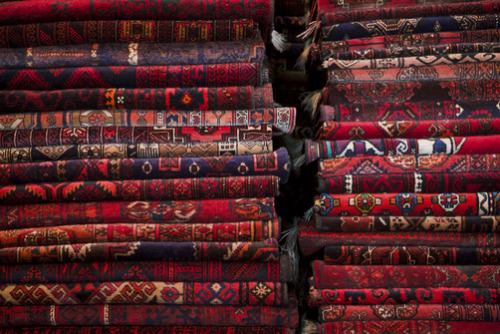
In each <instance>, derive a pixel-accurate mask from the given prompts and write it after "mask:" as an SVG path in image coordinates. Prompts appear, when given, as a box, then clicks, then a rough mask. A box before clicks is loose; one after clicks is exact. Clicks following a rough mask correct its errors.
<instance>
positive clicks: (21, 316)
mask: <svg viewBox="0 0 500 334" xmlns="http://www.w3.org/2000/svg"><path fill="white" fill-rule="evenodd" d="M158 306H161V307H158ZM296 307H297V300H296V299H292V300H291V302H290V304H289V305H287V306H283V307H277V306H205V307H199V306H189V305H182V306H181V305H175V306H174V305H156V306H155V305H151V306H149V305H139V306H137V305H106V304H101V305H41V306H40V305H39V306H0V319H4V321H3V322H2V324H4V326H6V327H8V326H109V325H111V326H123V325H125V326H126V325H130V324H129V322H130V321H131V322H132V325H140V326H144V325H147V326H158V325H160V326H174V325H177V326H193V329H192V330H194V328H196V327H197V326H234V327H236V328H245V326H276V327H293V326H295V324H296V323H297V321H298V312H297V311H296ZM34 310H37V311H36V312H34ZM12 311H14V312H12ZM51 314H52V315H53V316H51ZM130 314H136V315H137V316H136V317H132V320H129V319H128V318H130ZM240 326H242V327H240ZM167 328H168V327H167ZM200 328H203V327H200ZM222 328H224V327H222ZM235 330H236V329H235ZM201 333H205V332H204V331H203V332H201ZM209 333H210V332H209ZM216 333H228V332H222V331H221V332H216ZM236 333H237V332H236ZM246 333H251V332H246Z"/></svg>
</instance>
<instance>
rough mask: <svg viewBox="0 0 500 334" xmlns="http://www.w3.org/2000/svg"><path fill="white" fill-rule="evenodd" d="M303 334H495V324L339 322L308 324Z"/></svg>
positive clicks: (418, 321) (470, 322)
mask: <svg viewBox="0 0 500 334" xmlns="http://www.w3.org/2000/svg"><path fill="white" fill-rule="evenodd" d="M307 324H308V330H310V332H305V333H318V334H326V333H328V334H341V333H346V332H349V333H353V334H377V333H394V334H402V333H412V334H444V333H445V334H468V333H475V332H480V333H496V332H497V331H498V323H497V322H480V321H437V320H409V321H339V322H327V323H312V322H308V323H307Z"/></svg>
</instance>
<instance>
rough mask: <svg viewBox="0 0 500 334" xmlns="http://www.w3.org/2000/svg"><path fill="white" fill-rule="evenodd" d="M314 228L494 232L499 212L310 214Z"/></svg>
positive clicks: (498, 224) (499, 223) (499, 226)
mask: <svg viewBox="0 0 500 334" xmlns="http://www.w3.org/2000/svg"><path fill="white" fill-rule="evenodd" d="M313 221H314V222H315V224H316V225H315V227H316V229H317V230H318V232H361V233H363V232H396V231H433V232H463V233H477V232H483V233H492V232H494V233H498V232H500V217H499V216H340V217H326V216H318V215H316V216H314V218H313Z"/></svg>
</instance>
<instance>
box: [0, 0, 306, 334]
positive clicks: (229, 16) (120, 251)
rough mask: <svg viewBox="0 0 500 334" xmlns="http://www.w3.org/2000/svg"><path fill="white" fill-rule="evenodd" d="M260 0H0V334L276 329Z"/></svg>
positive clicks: (265, 34)
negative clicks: (3, 0)
mask: <svg viewBox="0 0 500 334" xmlns="http://www.w3.org/2000/svg"><path fill="white" fill-rule="evenodd" d="M271 18H272V8H271V3H270V2H269V1H267V0H262V1H247V0H241V1H236V2H235V1H225V0H214V1H209V2H208V3H206V2H201V1H187V0H186V1H181V2H179V1H153V0H146V1H140V2H137V1H132V0H113V1H108V0H64V1H55V0H25V1H16V2H3V3H2V4H0V25H1V26H0V69H1V70H0V319H1V320H0V331H2V333H19V332H36V333H176V334H177V333H190V334H195V333H200V334H201V333H204V334H209V333H214V334H215V333H220V334H223V333H224V334H225V333H234V334H238V333H256V332H257V333H293V332H294V328H295V327H296V326H297V325H298V309H297V299H296V297H295V296H294V294H293V291H291V290H292V289H291V288H289V286H288V282H291V281H292V280H293V274H294V270H293V268H292V261H291V259H290V257H289V256H287V255H286V254H282V251H280V246H279V241H278V240H279V239H280V234H281V226H280V219H279V217H278V215H277V214H276V211H275V207H274V197H275V196H278V195H279V185H280V183H286V182H287V180H288V177H289V173H290V163H289V157H288V153H287V151H286V149H284V148H282V149H277V150H273V140H272V139H273V135H276V136H277V135H281V134H284V133H290V132H291V131H293V128H294V125H295V109H294V108H275V107H274V100H273V93H272V86H271V84H270V80H269V73H268V60H267V56H266V44H265V43H266V42H270V41H271V35H273V34H271Z"/></svg>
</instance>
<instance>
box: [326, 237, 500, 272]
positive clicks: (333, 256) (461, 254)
mask: <svg viewBox="0 0 500 334" xmlns="http://www.w3.org/2000/svg"><path fill="white" fill-rule="evenodd" d="M445 241H446V240H441V241H439V242H436V244H438V245H437V246H406V245H405V246H393V245H389V246H378V245H375V246H365V245H362V246H345V245H341V246H334V245H328V246H326V247H325V248H324V259H325V261H326V262H328V263H330V264H339V265H395V266H397V265H443V266H444V265H484V266H486V268H488V266H489V265H499V264H500V261H499V256H500V248H493V247H464V246H459V247H452V246H448V245H446V244H445ZM387 243H391V242H390V241H387ZM416 243H417V244H418V242H416ZM391 244H392V243H391ZM443 245H445V246H443Z"/></svg>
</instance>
